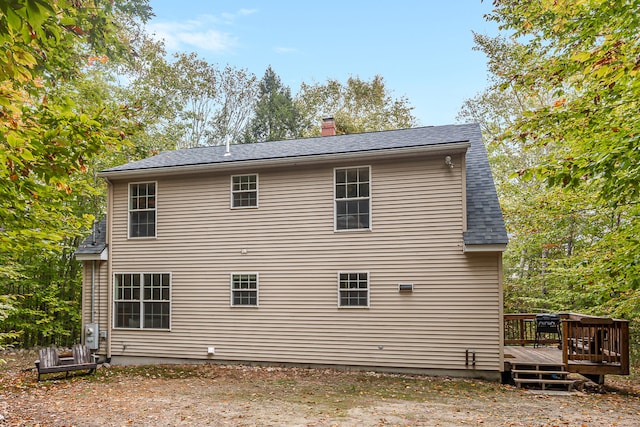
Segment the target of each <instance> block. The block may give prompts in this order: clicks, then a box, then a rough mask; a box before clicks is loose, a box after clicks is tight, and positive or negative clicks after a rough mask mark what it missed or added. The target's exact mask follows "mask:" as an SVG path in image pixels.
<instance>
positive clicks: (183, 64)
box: [125, 40, 257, 150]
mask: <svg viewBox="0 0 640 427" xmlns="http://www.w3.org/2000/svg"><path fill="white" fill-rule="evenodd" d="M140 54H141V55H140V57H139V58H138V60H137V62H136V65H135V67H134V68H133V69H132V70H131V73H130V74H131V75H130V78H129V80H132V81H133V83H132V84H131V85H129V86H128V87H127V89H126V90H125V92H126V97H127V98H128V99H129V100H130V101H131V102H133V103H134V104H135V105H139V106H140V108H141V109H142V111H143V112H144V126H145V127H146V129H147V132H146V141H137V143H136V145H138V146H140V145H141V146H145V147H146V146H149V145H150V144H153V142H155V144H157V145H158V146H157V147H156V148H155V149H157V150H159V149H165V148H187V147H198V146H207V145H220V144H225V143H226V142H227V141H229V142H238V141H239V140H240V139H241V137H242V132H243V130H244V128H245V126H246V124H247V121H248V116H249V114H250V112H251V111H252V110H253V106H254V103H255V94H256V89H257V88H256V77H255V76H254V75H253V74H251V73H249V72H248V71H246V70H242V69H236V68H233V67H231V66H226V67H224V68H220V67H219V66H217V65H215V64H210V63H208V62H207V61H206V60H204V59H202V58H199V57H198V56H197V55H196V54H195V53H182V52H178V53H175V54H174V55H173V57H172V60H170V61H167V60H166V58H165V57H166V52H165V50H164V47H163V45H162V44H161V43H158V42H153V41H150V40H146V41H145V43H144V44H143V47H142V49H141V52H140ZM140 136H141V137H142V136H143V134H140ZM159 142H160V144H158V143H159ZM168 145H172V147H167V146H168ZM149 148H151V147H149Z"/></svg>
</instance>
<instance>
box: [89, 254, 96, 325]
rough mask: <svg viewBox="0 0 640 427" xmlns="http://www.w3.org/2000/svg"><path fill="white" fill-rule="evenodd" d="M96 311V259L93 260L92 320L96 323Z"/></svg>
mask: <svg viewBox="0 0 640 427" xmlns="http://www.w3.org/2000/svg"><path fill="white" fill-rule="evenodd" d="M95 311H96V261H95V260H93V261H91V322H90V323H95V320H96V319H95V315H94V313H95Z"/></svg>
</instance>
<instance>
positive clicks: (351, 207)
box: [335, 166, 371, 230]
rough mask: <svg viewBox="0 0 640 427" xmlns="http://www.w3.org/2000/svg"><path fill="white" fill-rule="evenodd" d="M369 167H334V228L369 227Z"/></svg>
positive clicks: (358, 228)
mask: <svg viewBox="0 0 640 427" xmlns="http://www.w3.org/2000/svg"><path fill="white" fill-rule="evenodd" d="M370 175H371V174H370V168H369V167H368V166H364V167H354V168H339V169H335V229H336V230H370V229H371V186H370V184H371V182H370Z"/></svg>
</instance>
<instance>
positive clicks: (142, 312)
mask: <svg viewBox="0 0 640 427" xmlns="http://www.w3.org/2000/svg"><path fill="white" fill-rule="evenodd" d="M118 274H137V275H140V276H144V275H145V274H168V275H169V301H167V302H168V303H169V328H166V329H165V328H143V327H142V323H143V322H144V302H145V300H144V299H140V300H139V303H140V326H138V327H137V328H123V327H116V303H118V302H126V301H128V300H119V299H116V296H117V289H116V276H117V275H118ZM140 283H141V285H140V286H141V288H140V296H141V297H142V296H143V292H144V284H143V283H142V282H140ZM155 302H164V301H155ZM172 311H173V273H172V272H170V271H118V272H115V273H113V315H112V319H111V325H112V326H113V329H117V330H119V331H145V332H149V331H160V332H167V331H169V332H170V331H171V321H172V319H173V312H172Z"/></svg>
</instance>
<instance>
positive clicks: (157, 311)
mask: <svg viewBox="0 0 640 427" xmlns="http://www.w3.org/2000/svg"><path fill="white" fill-rule="evenodd" d="M144 328H145V329H169V303H168V302H146V303H144Z"/></svg>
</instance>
